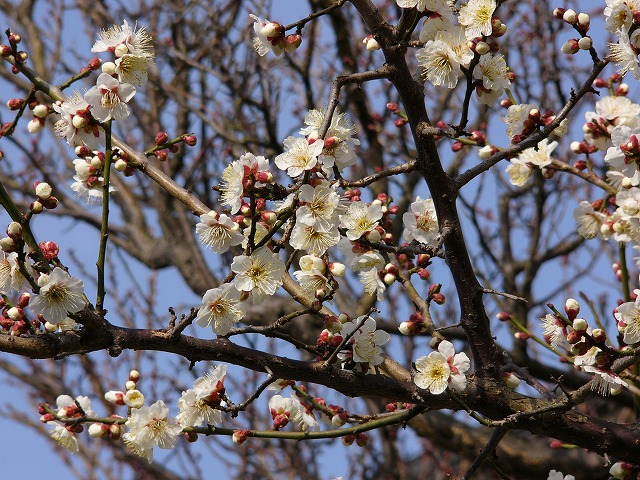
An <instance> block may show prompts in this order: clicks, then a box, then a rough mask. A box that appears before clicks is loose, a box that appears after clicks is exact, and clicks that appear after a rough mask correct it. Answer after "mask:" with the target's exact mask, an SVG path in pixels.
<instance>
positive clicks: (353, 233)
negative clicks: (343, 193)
mask: <svg viewBox="0 0 640 480" xmlns="http://www.w3.org/2000/svg"><path fill="white" fill-rule="evenodd" d="M381 218H382V207H381V205H380V204H379V203H372V204H370V205H369V204H366V203H364V202H351V203H350V204H349V208H348V209H347V211H346V212H345V213H344V214H343V215H340V226H341V227H343V228H345V229H346V230H347V238H348V239H349V240H358V239H359V238H360V237H361V236H362V235H364V234H365V233H367V232H370V231H371V230H373V229H374V228H376V227H377V226H378V221H379V220H380V219H381Z"/></svg>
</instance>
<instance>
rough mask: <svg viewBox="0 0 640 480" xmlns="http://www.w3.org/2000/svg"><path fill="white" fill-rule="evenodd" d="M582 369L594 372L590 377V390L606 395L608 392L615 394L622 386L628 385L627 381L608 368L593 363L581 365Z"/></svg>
mask: <svg viewBox="0 0 640 480" xmlns="http://www.w3.org/2000/svg"><path fill="white" fill-rule="evenodd" d="M582 370H584V371H585V372H588V373H593V374H594V375H593V378H592V379H591V390H593V391H594V392H597V393H599V394H600V395H602V396H606V395H608V394H609V393H611V394H615V393H617V392H619V391H620V390H621V389H622V387H628V386H629V385H628V384H627V382H625V381H624V380H622V379H621V378H620V377H619V376H618V375H616V374H615V373H613V372H611V371H609V370H604V369H602V368H599V367H596V366H594V365H584V366H582Z"/></svg>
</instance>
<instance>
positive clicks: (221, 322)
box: [196, 283, 246, 335]
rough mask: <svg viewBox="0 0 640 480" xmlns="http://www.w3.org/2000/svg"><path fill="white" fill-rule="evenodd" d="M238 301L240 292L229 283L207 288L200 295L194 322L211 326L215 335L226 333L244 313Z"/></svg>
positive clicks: (242, 305) (202, 325) (242, 306)
mask: <svg viewBox="0 0 640 480" xmlns="http://www.w3.org/2000/svg"><path fill="white" fill-rule="evenodd" d="M245 311H246V309H245V306H244V304H243V303H242V302H241V301H240V292H239V291H238V290H237V289H235V288H234V287H233V285H232V284H230V283H225V284H223V285H221V286H220V287H218V288H213V289H210V290H207V291H206V293H205V294H204V296H203V297H202V305H200V310H198V317H197V320H196V323H197V324H198V325H199V326H201V327H203V328H206V327H208V326H211V328H212V330H213V332H214V333H215V334H216V335H226V334H227V333H229V331H230V330H231V328H232V327H233V326H234V325H235V324H236V323H238V322H239V321H240V320H242V318H243V317H244V314H245Z"/></svg>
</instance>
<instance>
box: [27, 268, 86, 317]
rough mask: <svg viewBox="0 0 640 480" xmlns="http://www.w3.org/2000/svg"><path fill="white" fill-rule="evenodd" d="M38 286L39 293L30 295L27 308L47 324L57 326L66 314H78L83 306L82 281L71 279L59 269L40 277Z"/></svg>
mask: <svg viewBox="0 0 640 480" xmlns="http://www.w3.org/2000/svg"><path fill="white" fill-rule="evenodd" d="M38 285H39V286H40V291H39V292H38V293H35V294H33V295H31V300H30V301H29V307H30V308H31V310H33V311H34V313H36V314H38V315H42V316H43V317H44V318H45V319H46V320H47V321H48V322H49V323H52V324H54V325H57V324H58V323H60V322H61V321H62V320H64V319H65V318H66V317H67V313H68V312H70V313H76V312H79V311H80V310H82V309H83V308H84V306H85V301H84V299H83V298H82V296H83V293H84V284H83V282H82V280H79V279H77V278H73V277H72V276H71V275H69V274H68V273H67V272H65V271H64V270H62V269H61V268H60V267H56V268H54V269H53V271H52V272H51V273H50V274H49V275H45V274H43V275H41V276H40V278H39V279H38Z"/></svg>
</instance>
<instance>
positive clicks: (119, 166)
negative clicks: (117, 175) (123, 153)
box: [113, 158, 129, 172]
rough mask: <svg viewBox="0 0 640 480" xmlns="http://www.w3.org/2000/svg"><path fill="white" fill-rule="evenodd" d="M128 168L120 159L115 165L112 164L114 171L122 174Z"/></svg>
mask: <svg viewBox="0 0 640 480" xmlns="http://www.w3.org/2000/svg"><path fill="white" fill-rule="evenodd" d="M128 166H129V165H128V164H127V162H125V161H124V160H122V159H121V158H119V159H118V160H116V161H115V163H114V164H113V168H115V169H116V171H118V172H124V171H125V170H126V169H127V167H128Z"/></svg>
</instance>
